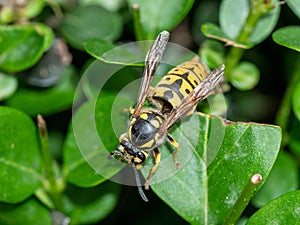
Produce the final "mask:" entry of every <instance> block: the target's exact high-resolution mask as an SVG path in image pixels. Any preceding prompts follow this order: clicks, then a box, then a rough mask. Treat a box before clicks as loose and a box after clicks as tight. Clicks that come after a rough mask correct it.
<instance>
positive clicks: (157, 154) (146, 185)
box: [145, 148, 160, 190]
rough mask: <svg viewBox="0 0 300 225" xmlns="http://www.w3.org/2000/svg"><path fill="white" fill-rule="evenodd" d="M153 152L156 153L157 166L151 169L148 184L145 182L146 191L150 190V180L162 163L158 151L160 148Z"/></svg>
mask: <svg viewBox="0 0 300 225" xmlns="http://www.w3.org/2000/svg"><path fill="white" fill-rule="evenodd" d="M153 152H154V158H155V164H154V166H153V167H152V168H151V170H150V173H149V175H148V177H147V179H146V182H145V189H146V190H149V184H150V179H151V177H152V175H153V174H154V173H155V171H156V170H157V168H158V165H159V163H160V151H159V150H158V148H154V149H153Z"/></svg>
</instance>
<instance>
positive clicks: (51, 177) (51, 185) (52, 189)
mask: <svg viewBox="0 0 300 225" xmlns="http://www.w3.org/2000/svg"><path fill="white" fill-rule="evenodd" d="M37 124H38V131H39V138H40V143H41V150H42V158H43V162H44V170H45V177H46V179H47V181H46V183H45V184H44V185H45V188H46V189H47V191H48V193H49V195H50V197H51V199H52V201H53V204H54V206H55V208H56V209H58V210H61V211H62V198H61V188H59V187H58V182H57V181H56V178H55V173H54V168H53V165H54V162H53V158H52V156H51V153H50V147H49V140H48V132H47V127H46V123H45V120H44V119H43V117H42V116H41V115H38V116H37Z"/></svg>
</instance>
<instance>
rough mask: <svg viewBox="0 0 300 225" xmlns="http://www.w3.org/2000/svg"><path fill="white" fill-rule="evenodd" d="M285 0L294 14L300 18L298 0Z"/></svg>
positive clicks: (299, 1)
mask: <svg viewBox="0 0 300 225" xmlns="http://www.w3.org/2000/svg"><path fill="white" fill-rule="evenodd" d="M286 2H287V4H288V6H289V7H290V8H291V9H292V10H293V12H294V13H295V14H296V16H298V18H299V19H300V0H286Z"/></svg>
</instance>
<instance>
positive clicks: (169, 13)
mask: <svg viewBox="0 0 300 225" xmlns="http://www.w3.org/2000/svg"><path fill="white" fill-rule="evenodd" d="M193 3H194V1H193V0H177V1H168V0H151V1H150V0H147V1H145V0H129V1H128V4H129V7H132V5H134V4H137V5H138V6H139V9H140V21H141V24H142V27H143V29H144V31H145V34H146V37H145V39H152V40H153V39H154V38H155V37H156V35H157V34H158V33H159V32H161V31H162V30H172V29H173V28H174V27H175V26H176V25H177V24H178V23H179V22H180V21H181V20H182V19H183V18H184V17H185V16H186V14H187V13H188V12H189V10H190V9H191V7H192V5H193Z"/></svg>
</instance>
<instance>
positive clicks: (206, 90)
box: [160, 64, 225, 134]
mask: <svg viewBox="0 0 300 225" xmlns="http://www.w3.org/2000/svg"><path fill="white" fill-rule="evenodd" d="M224 69H225V66H224V65H223V64H222V65H220V66H218V67H217V68H216V69H214V70H213V71H212V72H211V73H210V74H209V75H208V76H207V77H206V78H205V79H204V80H203V81H202V82H201V83H200V84H199V85H198V86H197V87H196V88H195V89H194V90H193V91H192V92H191V93H190V94H189V95H188V96H187V97H186V98H185V99H184V100H183V101H182V104H181V105H180V106H178V107H177V108H174V109H172V111H171V112H170V115H169V116H168V118H167V119H166V121H165V122H164V124H163V125H162V126H161V129H160V133H161V134H165V133H166V132H167V130H168V129H169V128H170V127H171V126H172V125H174V124H175V123H176V122H177V121H178V120H180V119H181V118H182V117H183V116H185V115H187V114H188V113H189V112H190V111H191V110H192V109H193V107H194V106H195V105H196V104H197V103H198V102H199V101H201V100H203V99H205V98H206V97H207V96H209V94H210V92H211V91H212V90H213V89H214V87H215V86H216V85H217V84H218V83H219V81H220V79H221V77H222V76H223V74H224Z"/></svg>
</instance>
